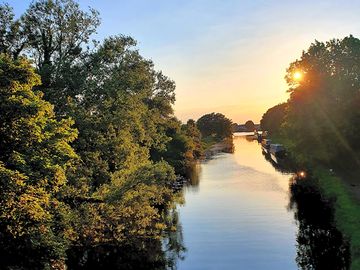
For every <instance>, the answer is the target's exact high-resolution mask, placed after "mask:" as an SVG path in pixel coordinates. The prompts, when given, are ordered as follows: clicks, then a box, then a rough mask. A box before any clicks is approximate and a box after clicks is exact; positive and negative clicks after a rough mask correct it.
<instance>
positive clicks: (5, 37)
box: [0, 4, 26, 59]
mask: <svg viewBox="0 0 360 270" xmlns="http://www.w3.org/2000/svg"><path fill="white" fill-rule="evenodd" d="M14 17H15V15H14V12H13V9H12V7H10V6H9V5H7V4H4V5H0V53H6V54H8V55H10V56H12V58H13V59H17V58H18V56H19V55H20V53H21V52H22V51H23V50H24V48H25V47H26V38H25V34H24V29H23V24H22V22H21V20H15V19H14Z"/></svg>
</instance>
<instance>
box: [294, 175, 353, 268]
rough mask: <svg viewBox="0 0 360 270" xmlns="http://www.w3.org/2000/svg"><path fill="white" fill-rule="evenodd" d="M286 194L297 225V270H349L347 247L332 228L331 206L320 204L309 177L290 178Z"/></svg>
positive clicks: (313, 184) (313, 182)
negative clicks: (288, 195) (288, 193)
mask: <svg viewBox="0 0 360 270" xmlns="http://www.w3.org/2000/svg"><path fill="white" fill-rule="evenodd" d="M289 191H290V202H289V210H292V211H293V212H294V217H295V220H296V221H297V224H298V233H297V239H296V240H297V257H296V263H297V265H298V267H299V268H300V269H329V270H330V269H334V270H335V269H336V270H341V269H349V265H350V251H349V244H348V242H347V241H346V240H345V239H344V237H343V235H342V234H341V233H340V232H339V231H338V230H337V229H336V228H335V226H334V207H333V203H334V202H333V201H327V200H324V198H323V197H322V196H321V191H320V190H319V188H318V187H317V186H316V184H315V180H314V179H312V178H311V177H308V178H298V177H293V178H292V179H291V180H290V185H289Z"/></svg>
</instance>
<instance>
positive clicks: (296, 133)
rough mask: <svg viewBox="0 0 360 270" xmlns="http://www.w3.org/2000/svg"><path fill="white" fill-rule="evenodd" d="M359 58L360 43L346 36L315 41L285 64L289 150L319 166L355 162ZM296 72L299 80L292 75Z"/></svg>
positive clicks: (359, 162) (356, 154)
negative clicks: (288, 64)
mask: <svg viewBox="0 0 360 270" xmlns="http://www.w3.org/2000/svg"><path fill="white" fill-rule="evenodd" d="M359 60H360V40H359V39H357V38H354V37H353V36H349V37H345V38H344V39H340V40H338V39H334V40H330V41H328V42H325V43H323V42H318V41H316V42H315V43H313V44H311V46H310V47H309V49H308V50H307V51H304V52H303V54H302V57H301V59H300V60H297V61H295V62H293V63H292V64H290V67H289V69H288V71H287V75H286V79H287V82H288V84H289V86H290V89H289V92H290V98H289V100H288V104H287V108H288V111H287V115H286V121H285V123H284V131H285V132H286V135H287V137H288V138H289V139H291V141H292V142H293V143H292V147H293V151H294V152H298V153H303V154H304V157H307V158H308V159H311V160H313V161H321V162H323V163H331V162H333V161H335V160H337V161H339V160H344V161H346V162H345V163H347V164H350V163H353V164H354V163H355V164H360V161H359V160H360V159H359V154H358V153H359V150H360V143H359V134H360V128H359V125H358V123H359V120H360V112H359V110H358V108H359V104H360V103H359V102H360V92H359V91H358V89H359V88H360V82H359V80H358V78H359V76H360V69H359V66H358V62H359ZM299 70H300V71H301V72H302V74H303V79H302V80H300V81H299V80H296V79H295V78H294V76H293V74H295V72H297V71H299ZM337 164H339V162H337Z"/></svg>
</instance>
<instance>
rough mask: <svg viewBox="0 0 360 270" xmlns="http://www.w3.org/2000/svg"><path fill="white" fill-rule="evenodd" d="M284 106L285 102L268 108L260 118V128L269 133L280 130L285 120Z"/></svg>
mask: <svg viewBox="0 0 360 270" xmlns="http://www.w3.org/2000/svg"><path fill="white" fill-rule="evenodd" d="M286 106H287V104H286V103H281V104H278V105H276V106H274V107H272V108H270V109H268V110H267V111H266V113H264V115H263V116H262V118H261V120H260V126H261V129H262V130H266V131H268V132H269V133H271V134H275V133H278V132H280V127H281V125H282V123H283V122H284V121H285V114H286Z"/></svg>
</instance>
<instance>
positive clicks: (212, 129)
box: [196, 113, 232, 139]
mask: <svg viewBox="0 0 360 270" xmlns="http://www.w3.org/2000/svg"><path fill="white" fill-rule="evenodd" d="M196 124H197V127H198V128H199V130H200V132H201V135H202V136H203V137H207V136H212V137H216V138H217V139H224V138H228V137H230V136H231V135H232V122H231V120H230V119H228V118H226V117H225V115H223V114H221V113H210V114H205V115H203V116H202V117H200V118H199V119H198V120H197V122H196Z"/></svg>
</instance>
